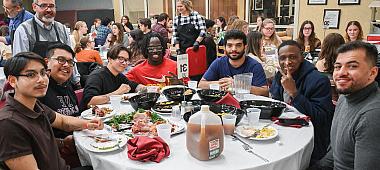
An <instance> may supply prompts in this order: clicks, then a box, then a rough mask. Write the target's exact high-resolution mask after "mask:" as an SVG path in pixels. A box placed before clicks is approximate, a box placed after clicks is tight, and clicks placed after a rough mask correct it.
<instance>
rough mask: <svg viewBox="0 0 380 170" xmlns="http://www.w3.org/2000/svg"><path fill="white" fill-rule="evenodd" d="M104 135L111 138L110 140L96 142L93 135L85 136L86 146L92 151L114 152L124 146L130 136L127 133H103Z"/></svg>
mask: <svg viewBox="0 0 380 170" xmlns="http://www.w3.org/2000/svg"><path fill="white" fill-rule="evenodd" d="M107 135H108V136H107ZM102 137H104V138H109V139H110V141H107V142H103V143H102V142H96V141H95V139H94V138H93V137H85V138H84V147H85V148H86V149H87V150H89V151H91V152H112V151H115V150H118V149H121V148H123V147H124V145H126V144H127V142H128V137H127V136H126V135H119V134H103V135H102ZM103 147H104V148H103Z"/></svg>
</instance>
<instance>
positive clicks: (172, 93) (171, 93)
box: [162, 87, 196, 101]
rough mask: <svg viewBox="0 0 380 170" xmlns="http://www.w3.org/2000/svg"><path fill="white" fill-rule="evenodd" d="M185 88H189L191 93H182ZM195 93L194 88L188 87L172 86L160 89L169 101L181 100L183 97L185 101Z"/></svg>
mask: <svg viewBox="0 0 380 170" xmlns="http://www.w3.org/2000/svg"><path fill="white" fill-rule="evenodd" d="M187 90H191V94H188V95H184V93H185V91H187ZM195 93H196V91H195V90H194V89H191V88H188V87H172V88H168V89H165V90H163V91H162V94H164V95H165V97H166V99H168V100H170V101H183V100H184V99H185V101H189V100H191V98H192V97H193V95H194V94H195Z"/></svg>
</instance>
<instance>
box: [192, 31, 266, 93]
mask: <svg viewBox="0 0 380 170" xmlns="http://www.w3.org/2000/svg"><path fill="white" fill-rule="evenodd" d="M224 40H225V42H226V43H225V51H226V54H227V56H224V57H221V58H218V59H216V60H215V61H214V62H213V63H212V64H211V65H210V67H209V68H208V70H207V71H206V73H205V74H204V75H203V78H202V79H201V81H200V82H199V87H200V88H202V89H208V88H209V86H210V84H219V86H220V88H221V89H222V90H227V89H228V88H229V87H231V85H232V82H233V79H232V77H233V76H234V75H236V74H243V73H253V77H252V83H251V85H252V87H251V90H250V92H251V93H253V94H255V95H261V96H268V87H267V83H266V79H265V73H264V70H263V67H262V66H261V64H260V63H258V62H257V61H256V60H254V59H252V58H250V57H248V56H246V55H245V48H246V45H247V37H246V35H245V34H244V33H243V32H242V31H239V30H231V31H228V32H227V33H226V35H225V37H224Z"/></svg>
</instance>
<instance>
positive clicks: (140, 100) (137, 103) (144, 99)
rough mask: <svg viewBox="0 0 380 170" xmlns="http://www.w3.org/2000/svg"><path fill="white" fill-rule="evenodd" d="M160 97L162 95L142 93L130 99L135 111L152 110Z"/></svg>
mask: <svg viewBox="0 0 380 170" xmlns="http://www.w3.org/2000/svg"><path fill="white" fill-rule="evenodd" d="M159 97H160V93H142V94H138V95H136V96H133V97H131V98H130V99H129V102H130V103H131V105H132V107H133V109H135V110H138V109H145V110H150V109H151V108H152V107H153V106H154V105H155V104H156V102H157V100H158V98H159Z"/></svg>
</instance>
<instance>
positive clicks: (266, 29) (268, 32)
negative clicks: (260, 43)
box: [262, 23, 274, 38]
mask: <svg viewBox="0 0 380 170" xmlns="http://www.w3.org/2000/svg"><path fill="white" fill-rule="evenodd" d="M262 32H263V34H264V37H265V38H270V37H271V36H272V34H273V33H274V25H273V24H272V23H267V24H265V25H263V28H262Z"/></svg>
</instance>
